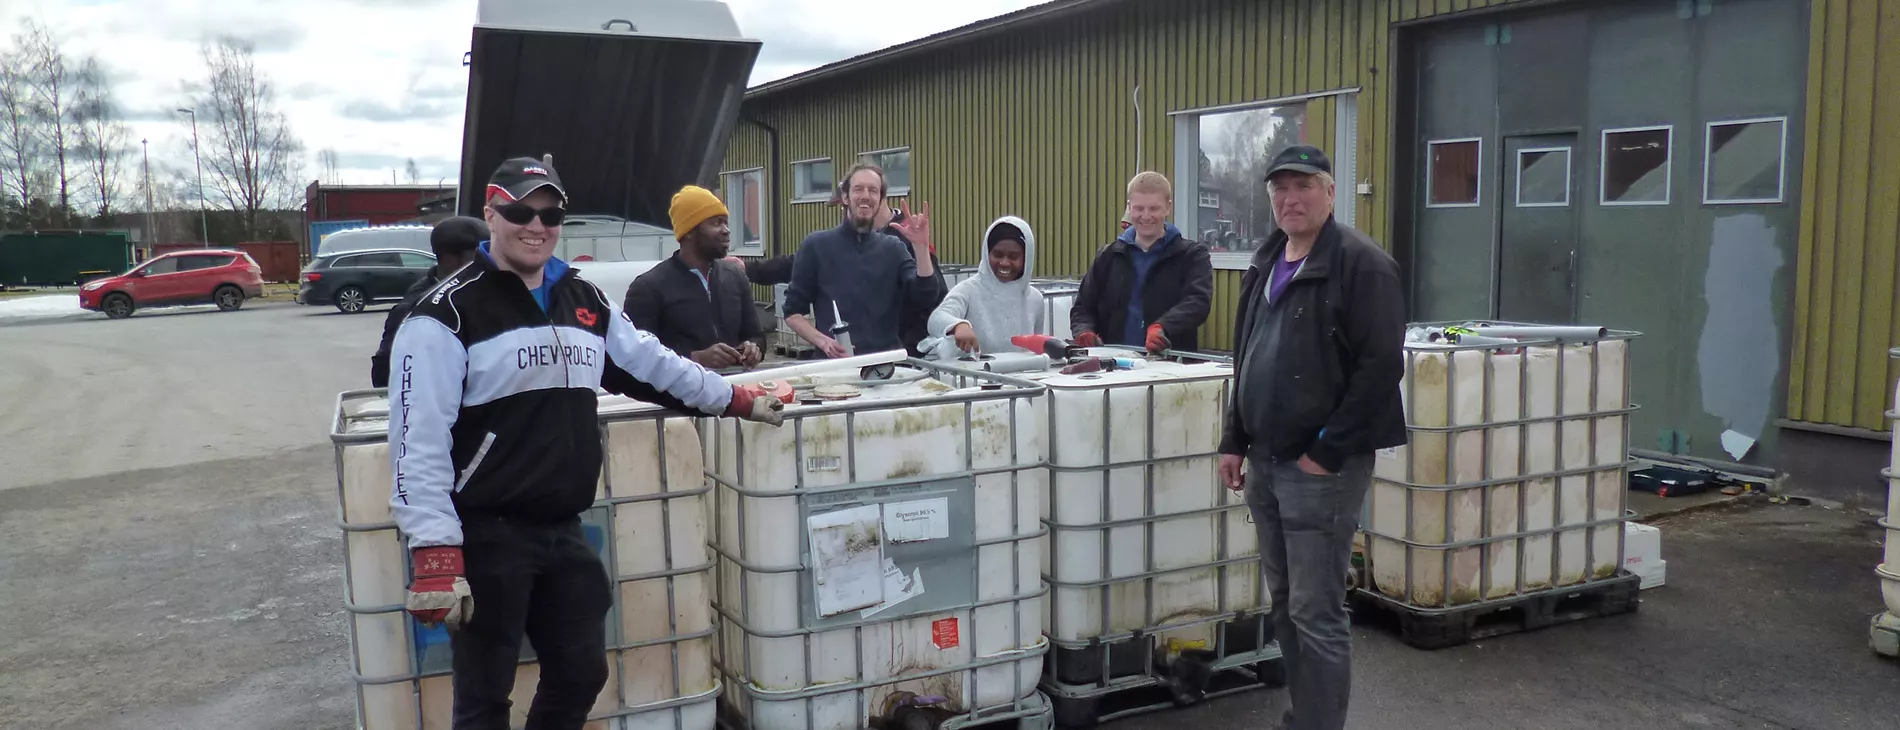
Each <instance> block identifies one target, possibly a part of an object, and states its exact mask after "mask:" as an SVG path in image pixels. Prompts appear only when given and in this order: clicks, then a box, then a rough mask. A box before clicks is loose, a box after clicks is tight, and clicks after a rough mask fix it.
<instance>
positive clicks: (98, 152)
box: [73, 58, 131, 218]
mask: <svg viewBox="0 0 1900 730" xmlns="http://www.w3.org/2000/svg"><path fill="white" fill-rule="evenodd" d="M75 81H76V85H77V93H76V94H75V96H74V104H73V118H74V119H75V120H76V122H77V126H78V129H77V138H78V143H79V144H78V148H77V149H78V152H79V154H80V155H81V156H83V157H84V159H85V166H86V191H87V193H88V194H89V195H90V196H91V197H92V203H93V204H94V205H95V206H97V209H98V217H100V218H105V217H107V216H110V215H112V206H113V205H114V204H116V203H117V202H118V200H119V197H120V195H121V194H122V193H123V191H122V189H121V188H122V185H123V181H124V177H125V168H124V163H125V155H126V153H127V148H128V143H129V141H130V137H131V132H130V130H128V129H127V128H126V126H125V122H124V121H123V120H121V119H120V118H119V109H118V105H117V103H116V102H114V101H113V98H112V87H111V85H110V83H109V81H108V80H107V79H106V75H105V72H104V70H102V69H100V68H99V62H98V60H97V59H92V58H88V59H86V61H85V63H84V64H82V65H81V66H80V69H79V73H78V75H77V76H76V77H75Z"/></svg>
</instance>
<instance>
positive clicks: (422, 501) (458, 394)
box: [389, 158, 782, 730]
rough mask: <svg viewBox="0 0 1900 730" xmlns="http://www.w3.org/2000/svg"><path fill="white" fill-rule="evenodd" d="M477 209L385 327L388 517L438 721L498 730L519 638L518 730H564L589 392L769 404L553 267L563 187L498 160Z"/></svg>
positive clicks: (578, 617) (603, 657)
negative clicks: (445, 684)
mask: <svg viewBox="0 0 1900 730" xmlns="http://www.w3.org/2000/svg"><path fill="white" fill-rule="evenodd" d="M486 199H487V205H486V206H485V209H484V210H483V215H484V216H485V217H486V218H487V221H488V227H489V228H490V230H491V233H492V236H491V237H490V240H488V241H486V242H484V243H482V245H481V246H480V248H479V249H478V251H479V255H477V256H476V257H475V260H474V262H473V263H471V264H469V265H468V266H467V267H464V268H463V269H462V270H461V271H458V272H456V273H455V274H453V275H451V276H450V277H448V278H447V279H444V280H443V281H442V283H441V284H439V285H437V286H436V287H435V289H433V290H431V291H430V292H429V293H428V294H427V295H426V296H424V297H423V298H422V299H421V300H420V301H418V302H417V303H416V306H415V309H413V310H411V311H410V313H409V316H408V317H407V318H406V319H405V320H403V323H402V326H401V327H400V328H398V329H397V330H396V342H395V345H394V347H393V348H392V349H393V351H394V354H393V356H392V358H391V363H392V367H393V369H394V370H395V372H394V373H393V376H394V383H393V384H392V387H391V388H390V394H389V396H390V397H389V400H390V423H389V453H390V465H391V473H392V475H393V477H394V479H393V481H394V489H393V490H392V494H391V498H390V511H391V513H392V515H393V516H394V518H395V521H396V526H397V527H398V528H400V529H401V531H402V534H403V535H404V536H405V537H406V538H407V541H408V546H409V550H410V556H411V559H412V560H413V563H414V577H413V579H412V581H411V582H410V584H409V591H408V600H407V607H408V610H409V612H410V613H411V614H413V615H414V616H415V617H416V618H417V619H419V620H421V621H423V622H424V623H429V624H433V623H438V622H439V623H444V624H446V625H447V626H448V627H449V630H450V634H449V636H450V647H451V650H452V652H453V654H454V665H453V668H454V677H453V686H454V696H455V708H454V727H455V728H456V730H469V729H473V728H480V729H488V728H495V729H497V730H500V729H501V728H507V727H508V726H509V707H510V706H511V702H510V701H509V699H508V698H509V693H510V692H511V691H513V689H514V683H515V665H516V663H517V662H518V661H519V659H520V656H521V640H522V638H523V637H524V636H525V637H526V638H527V640H528V642H529V643H530V644H531V645H533V647H534V650H535V654H536V655H537V657H538V658H539V661H540V664H541V684H540V686H539V687H537V688H536V692H535V697H534V704H533V706H531V707H530V708H529V710H528V718H527V726H528V727H529V728H537V729H540V728H545V729H549V730H552V729H554V728H565V729H568V730H579V728H581V727H582V725H583V724H584V723H586V721H587V713H588V711H589V710H590V709H591V708H592V707H593V705H594V700H595V698H596V697H597V696H598V695H599V694H600V690H601V687H602V686H604V685H605V684H606V681H607V654H606V634H605V621H606V616H607V610H608V608H609V607H611V605H612V601H613V598H612V593H611V584H610V581H609V579H608V577H607V573H606V569H605V568H604V567H603V566H602V564H601V561H600V558H599V556H598V555H596V554H595V552H594V550H593V548H592V547H591V546H589V545H588V543H587V540H586V539H585V538H584V537H583V536H582V533H581V525H580V513H581V512H583V511H585V510H587V509H588V508H589V507H591V506H592V505H593V502H594V490H595V486H596V484H597V483H598V482H599V479H600V469H601V457H602V454H601V438H600V423H599V420H598V418H599V416H598V414H597V413H596V408H595V405H596V402H597V400H596V395H597V394H596V392H595V388H596V387H597V386H601V385H602V384H603V380H607V381H609V382H610V383H617V384H616V385H610V386H609V388H610V389H614V390H618V391H622V392H629V393H630V394H634V395H636V397H641V396H645V397H647V398H650V399H653V400H655V401H656V402H660V403H662V404H663V405H668V406H670V407H674V408H677V409H688V410H692V411H696V412H698V413H701V414H704V415H708V416H715V417H717V416H736V417H739V418H745V419H748V420H754V421H761V422H765V423H771V424H777V423H779V421H780V413H779V411H780V409H781V408H782V405H781V404H780V403H779V401H778V400H777V399H775V398H773V397H771V396H770V395H767V394H766V393H765V392H764V391H762V390H760V389H758V388H756V387H753V386H733V385H730V384H728V383H727V382H726V381H725V380H724V379H722V378H720V377H719V376H718V375H715V374H713V373H712V372H710V371H708V370H706V369H705V368H702V367H700V366H699V365H697V364H694V363H693V361H691V360H688V359H686V358H684V357H681V356H679V355H677V354H674V353H673V351H671V350H668V349H667V348H666V347H665V346H663V345H661V344H660V341H659V340H658V339H657V338H655V337H654V336H653V335H651V334H648V333H646V332H643V331H641V330H640V329H639V328H637V327H635V326H634V325H633V323H632V322H630V321H628V319H627V317H626V315H625V314H623V313H622V312H621V311H620V307H619V306H618V305H616V304H614V303H613V302H612V301H611V300H609V299H607V297H605V296H603V295H602V294H601V293H600V290H599V289H597V288H595V287H594V285H592V284H589V283H587V282H586V281H583V280H582V279H581V278H580V277H579V276H578V275H577V272H575V271H574V270H573V269H570V268H568V265H567V264H566V263H565V262H563V261H561V260H560V259H557V258H554V257H553V252H554V246H555V244H556V243H557V242H558V241H559V240H560V226H561V221H562V220H563V219H564V218H565V217H566V214H567V211H566V209H565V208H564V207H563V206H564V205H565V204H566V201H567V193H566V191H564V190H563V189H562V187H561V181H560V178H559V177H558V176H557V175H555V172H554V170H553V169H552V166H551V165H548V164H546V163H543V162H539V161H536V160H533V159H529V158H516V159H511V160H508V161H506V162H503V163H502V164H501V167H500V169H498V170H496V171H495V174H494V175H493V176H492V177H491V178H490V179H489V185H488V190H487V195H486Z"/></svg>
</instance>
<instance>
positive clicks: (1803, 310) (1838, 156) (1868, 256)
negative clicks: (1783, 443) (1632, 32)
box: [1788, 0, 1900, 430]
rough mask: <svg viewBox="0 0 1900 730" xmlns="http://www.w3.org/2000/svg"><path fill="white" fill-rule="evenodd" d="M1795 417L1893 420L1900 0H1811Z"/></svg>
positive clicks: (1864, 422) (1899, 292) (1898, 290)
mask: <svg viewBox="0 0 1900 730" xmlns="http://www.w3.org/2000/svg"><path fill="white" fill-rule="evenodd" d="M1810 2H1811V3H1812V6H1811V7H1812V9H1813V16H1812V20H1811V23H1810V28H1809V44H1808V110H1807V117H1808V120H1807V135H1806V145H1807V149H1806V160H1807V164H1806V165H1804V168H1805V169H1803V170H1802V172H1801V175H1802V177H1801V185H1802V191H1803V192H1802V196H1801V252H1800V261H1799V269H1798V270H1799V272H1800V273H1799V277H1800V278H1799V279H1798V280H1797V283H1796V287H1795V322H1794V326H1795V332H1794V333H1795V340H1794V356H1793V363H1792V370H1791V372H1790V375H1791V379H1790V381H1789V388H1788V417H1789V418H1790V419H1793V420H1797V421H1809V422H1814V423H1827V424H1834V425H1842V426H1854V427H1859V428H1866V429H1876V430H1885V429H1886V428H1887V424H1886V423H1885V419H1884V417H1883V415H1882V414H1883V413H1884V412H1885V411H1886V409H1888V408H1890V407H1892V405H1891V403H1892V400H1893V384H1894V378H1895V377H1896V376H1897V375H1900V369H1896V368H1895V366H1894V363H1892V362H1891V361H1890V359H1889V358H1888V357H1887V350H1888V348H1890V347H1892V346H1893V345H1894V343H1896V342H1900V317H1896V316H1895V310H1896V308H1900V305H1897V304H1896V301H1895V300H1896V298H1900V287H1897V286H1896V271H1895V269H1896V262H1895V249H1896V248H1900V241H1897V240H1896V239H1900V2H1894V0H1810Z"/></svg>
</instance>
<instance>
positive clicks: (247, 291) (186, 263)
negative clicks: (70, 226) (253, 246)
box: [79, 248, 264, 319]
mask: <svg viewBox="0 0 1900 730" xmlns="http://www.w3.org/2000/svg"><path fill="white" fill-rule="evenodd" d="M263 273H264V270H263V269H262V268H261V267H259V266H258V265H257V261H255V260H253V259H252V258H251V257H250V255H249V254H246V253H244V252H243V251H235V250H231V249H219V248H207V249H200V250H194V251H174V252H172V253H168V254H164V255H162V256H154V257H152V259H151V260H149V261H146V262H145V263H142V264H139V265H138V266H134V267H132V270H131V271H127V272H125V273H123V274H120V275H118V276H113V277H108V278H105V279H99V280H96V281H92V282H88V283H87V284H86V285H85V286H82V287H80V288H79V306H80V307H82V308H85V309H90V310H92V311H95V312H105V313H106V316H107V317H111V318H113V319H124V318H126V317H130V316H132V311H133V310H135V309H144V308H148V307H174V306H180V305H187V304H216V305H218V309H219V310H222V311H226V312H230V311H233V310H236V309H237V308H238V307H242V306H244V300H245V299H248V298H250V297H257V296H263V294H264V275H263Z"/></svg>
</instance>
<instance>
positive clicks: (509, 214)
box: [488, 201, 567, 227]
mask: <svg viewBox="0 0 1900 730" xmlns="http://www.w3.org/2000/svg"><path fill="white" fill-rule="evenodd" d="M488 207H490V208H493V209H494V211H495V212H496V213H500V214H501V219H502V220H505V221H508V222H509V223H513V224H515V225H517V226H525V225H528V221H531V220H534V217H535V216H537V215H539V216H541V224H542V225H545V226H548V227H555V226H559V225H561V221H564V220H567V209H566V208H539V209H536V208H533V207H530V206H529V205H528V204H527V203H523V202H521V201H515V202H513V203H509V204H507V205H491V206H488Z"/></svg>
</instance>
